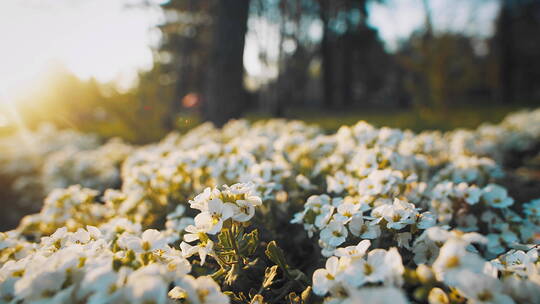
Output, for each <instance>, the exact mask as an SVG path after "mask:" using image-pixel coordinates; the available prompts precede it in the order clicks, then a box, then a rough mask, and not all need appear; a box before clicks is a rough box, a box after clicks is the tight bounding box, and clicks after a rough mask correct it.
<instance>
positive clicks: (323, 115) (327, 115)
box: [247, 105, 526, 132]
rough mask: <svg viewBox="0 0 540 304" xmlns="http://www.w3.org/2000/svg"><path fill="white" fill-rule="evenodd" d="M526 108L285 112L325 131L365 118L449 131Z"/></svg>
mask: <svg viewBox="0 0 540 304" xmlns="http://www.w3.org/2000/svg"><path fill="white" fill-rule="evenodd" d="M525 108H526V107H523V106H519V105H512V106H504V105H495V106H488V105H486V106H460V107H454V108H450V109H447V110H439V111H435V110H423V111H421V110H415V109H404V110H399V109H388V110H381V109H376V110H365V111H358V110H356V111H349V112H344V111H326V112H323V111H317V112H315V111H302V112H300V111H291V112H290V113H288V114H287V115H286V118H289V119H298V120H302V121H304V122H306V123H309V124H316V125H319V126H321V127H322V128H323V129H325V130H327V131H335V130H337V129H338V128H339V127H340V126H342V125H353V124H355V123H356V122H358V121H359V120H365V121H367V122H369V123H370V124H373V125H375V126H377V127H383V126H387V127H392V128H400V129H410V130H413V131H416V132H420V131H423V130H441V131H448V130H452V129H456V128H476V127H478V126H479V125H481V124H482V123H498V122H500V121H501V120H502V119H503V118H504V117H505V116H506V115H507V114H509V113H512V112H516V111H519V110H522V109H525ZM247 118H248V119H249V120H251V121H256V120H260V119H268V118H269V117H267V116H266V117H265V116H264V115H257V114H251V115H248V116H247Z"/></svg>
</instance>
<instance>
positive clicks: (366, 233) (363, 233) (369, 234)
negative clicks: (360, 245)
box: [349, 215, 381, 240]
mask: <svg viewBox="0 0 540 304" xmlns="http://www.w3.org/2000/svg"><path fill="white" fill-rule="evenodd" d="M349 230H351V233H352V234H353V235H354V236H357V237H360V238H363V239H372V240H373V239H376V238H377V237H379V236H380V235H381V229H380V227H379V226H378V225H373V224H371V223H369V222H365V221H364V217H363V216H362V215H355V216H353V218H352V219H351V221H350V222H349Z"/></svg>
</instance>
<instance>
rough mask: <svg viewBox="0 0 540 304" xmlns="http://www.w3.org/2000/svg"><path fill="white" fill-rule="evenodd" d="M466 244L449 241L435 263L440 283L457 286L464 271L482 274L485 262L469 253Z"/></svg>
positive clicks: (435, 270) (434, 267)
mask: <svg viewBox="0 0 540 304" xmlns="http://www.w3.org/2000/svg"><path fill="white" fill-rule="evenodd" d="M465 246H466V245H465V244H463V243H462V242H460V241H455V240H449V241H447V242H446V243H445V244H444V245H443V247H442V248H441V250H440V252H439V256H438V257H437V259H436V260H435V262H434V263H433V271H434V272H435V276H436V277H437V279H438V280H439V281H444V282H445V283H447V284H449V285H451V286H452V285H455V284H456V282H457V279H458V278H459V277H460V276H462V275H463V271H464V270H465V271H469V272H476V273H481V272H482V271H483V269H484V265H485V263H486V262H485V261H484V260H482V259H481V258H480V257H478V256H477V255H476V254H474V253H470V252H467V251H466V249H465Z"/></svg>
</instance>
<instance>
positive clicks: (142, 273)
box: [126, 264, 169, 304]
mask: <svg viewBox="0 0 540 304" xmlns="http://www.w3.org/2000/svg"><path fill="white" fill-rule="evenodd" d="M152 267H155V268H157V265H156V264H152V265H150V266H146V267H145V268H140V269H138V270H137V271H136V272H134V273H132V274H131V275H130V276H129V277H128V280H127V284H126V294H127V295H128V296H127V298H128V300H129V302H130V303H140V304H145V303H150V302H151V303H155V304H165V303H167V290H168V285H169V284H168V283H167V282H165V281H164V280H163V279H162V278H161V276H160V275H159V270H157V269H156V270H153V269H152V270H150V271H149V270H148V269H146V268H152ZM153 271H156V272H158V273H152V272H153ZM146 272H148V273H146Z"/></svg>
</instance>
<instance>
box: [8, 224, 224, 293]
mask: <svg viewBox="0 0 540 304" xmlns="http://www.w3.org/2000/svg"><path fill="white" fill-rule="evenodd" d="M8 242H18V241H17V240H16V238H14V237H13V236H7V237H6V238H5V239H3V240H2V241H1V242H0V244H2V245H4V244H5V243H8ZM16 246H17V247H18V248H23V249H20V250H18V251H15V252H4V251H5V249H3V250H2V258H4V255H5V254H10V255H11V259H9V260H8V261H7V262H5V263H3V264H2V266H1V267H0V282H1V285H0V286H1V288H0V300H1V301H2V302H6V303H37V302H44V303H45V302H47V303H73V302H87V303H113V302H114V303H168V301H169V299H170V298H173V299H186V300H188V301H191V302H190V303H218V302H219V303H228V298H227V296H225V295H224V294H223V293H221V291H220V288H219V286H218V285H217V284H216V283H215V282H214V281H213V280H212V279H211V278H209V277H204V276H202V277H198V278H197V279H195V278H194V277H192V276H190V275H188V273H189V272H190V271H191V265H190V263H189V262H188V261H187V260H186V259H184V258H183V257H182V254H181V252H180V251H179V250H177V249H174V248H172V247H170V246H168V245H167V241H166V239H165V237H164V235H163V234H162V233H161V232H159V231H157V230H153V229H149V230H145V231H144V232H142V231H141V227H140V225H136V224H133V223H129V222H127V221H124V222H123V223H122V222H120V221H116V223H109V224H108V225H103V227H102V228H101V229H100V228H96V227H94V226H87V227H86V229H84V228H79V229H77V231H76V232H68V231H67V229H66V228H60V229H58V230H56V231H55V232H54V233H53V234H52V235H51V236H49V237H43V238H41V241H40V242H38V243H35V244H33V245H28V244H26V246H25V245H23V244H17V245H16ZM2 247H4V246H2ZM2 247H0V248H2ZM171 285H172V286H174V288H172V289H171V288H170V286H171ZM168 295H169V296H168ZM216 301H217V302H216Z"/></svg>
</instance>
